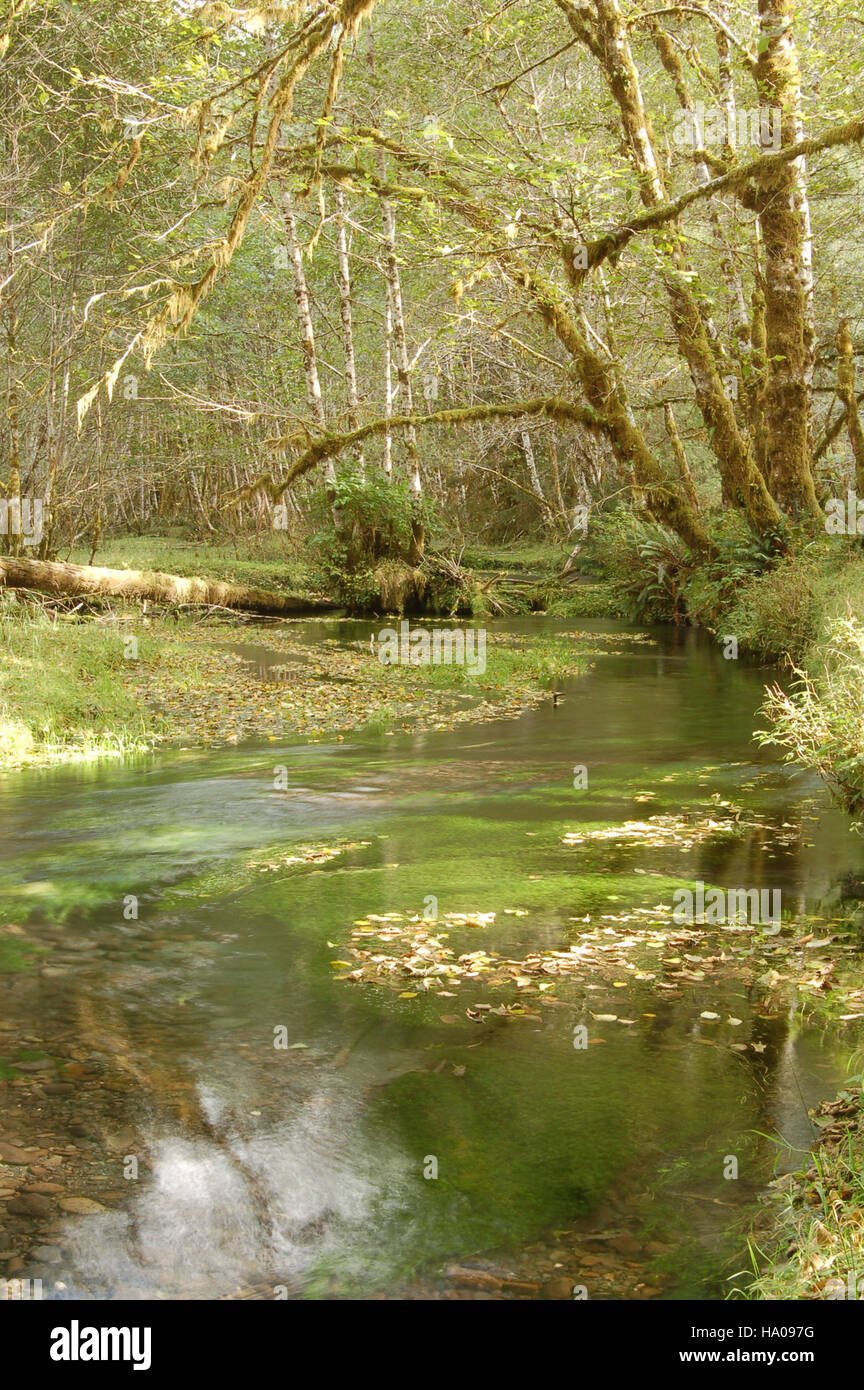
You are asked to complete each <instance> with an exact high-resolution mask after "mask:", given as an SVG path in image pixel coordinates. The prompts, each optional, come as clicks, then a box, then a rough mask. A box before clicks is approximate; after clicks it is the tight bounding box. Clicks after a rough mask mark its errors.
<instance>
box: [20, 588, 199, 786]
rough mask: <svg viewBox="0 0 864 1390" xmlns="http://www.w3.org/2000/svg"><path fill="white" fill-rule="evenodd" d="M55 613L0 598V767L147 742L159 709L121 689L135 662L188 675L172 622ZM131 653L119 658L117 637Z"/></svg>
mask: <svg viewBox="0 0 864 1390" xmlns="http://www.w3.org/2000/svg"><path fill="white" fill-rule="evenodd" d="M131 618H132V620H131V621H123V618H122V615H120V616H119V617H113V618H106V619H105V620H91V619H82V618H81V617H80V616H78V615H76V616H75V617H72V618H63V617H60V616H58V618H57V622H56V624H55V623H54V622H53V621H52V619H51V618H50V617H48V616H47V615H46V614H45V613H43V612H42V611H41V610H40V609H38V608H36V609H34V610H32V611H27V610H25V609H24V608H23V605H21V604H20V603H18V602H17V600H16V599H15V597H14V595H3V596H0V767H20V766H24V765H28V764H33V763H44V762H62V761H65V760H67V759H76V760H77V759H87V758H98V757H110V756H115V757H116V756H120V755H122V754H124V753H133V752H140V751H143V750H144V749H146V748H148V747H150V746H152V743H153V742H154V741H155V739H156V738H157V737H158V736H159V733H160V725H159V720H158V717H157V716H155V715H154V714H152V713H150V712H149V711H147V710H145V709H144V707H143V706H142V705H141V703H140V701H139V700H138V699H137V698H136V697H135V696H134V695H133V694H132V693H131V692H130V690H129V688H128V685H127V678H128V676H129V675H130V670H131V668H132V667H133V666H137V663H142V662H143V663H159V662H166V661H172V662H177V663H178V664H181V663H182V666H183V670H184V674H185V675H186V676H187V677H189V678H191V679H192V680H193V681H194V676H195V670H196V664H195V651H194V648H190V647H189V646H188V644H187V643H185V642H184V636H183V634H184V631H185V628H184V626H183V624H182V621H181V623H178V624H174V623H171V624H170V625H169V624H168V623H167V622H165V621H164V620H146V621H145V620H144V619H143V618H142V617H141V615H140V613H139V612H138V611H137V610H134V611H133V612H132V614H131ZM130 636H134V637H135V638H136V639H137V641H138V658H137V662H133V661H131V660H129V659H127V657H126V656H125V644H126V639H127V638H128V637H130Z"/></svg>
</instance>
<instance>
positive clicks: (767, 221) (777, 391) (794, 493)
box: [756, 0, 821, 517]
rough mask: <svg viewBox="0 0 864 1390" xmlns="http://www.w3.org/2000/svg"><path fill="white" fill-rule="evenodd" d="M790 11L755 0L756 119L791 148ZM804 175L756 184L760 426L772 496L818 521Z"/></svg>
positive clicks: (777, 172) (786, 2) (793, 73)
mask: <svg viewBox="0 0 864 1390" xmlns="http://www.w3.org/2000/svg"><path fill="white" fill-rule="evenodd" d="M794 13H795V0H759V27H760V52H759V57H758V60H757V64H756V83H757V87H758V89H759V97H760V100H761V102H762V104H763V105H762V111H761V116H762V119H763V121H765V122H766V124H767V123H768V122H769V110H770V128H771V129H772V130H773V113H774V111H776V110H779V111H780V145H781V148H785V147H787V146H789V145H792V144H794V143H795V139H796V135H797V133H798V129H799V126H800V116H799V96H800V74H799V70H798V59H797V55H796V52H795V43H794V39H793V37H792V20H793V17H794ZM766 108H768V109H766ZM765 143H767V140H766V139H765V137H764V135H763V144H765ZM803 178H804V173H803V170H802V169H801V168H799V169H797V170H796V169H795V168H794V166H793V164H783V165H781V166H779V168H776V169H772V170H770V171H769V172H768V173H766V174H763V175H762V177H761V179H760V187H759V199H758V206H759V221H760V224H761V228H762V237H763V241H764V245H765V331H766V337H767V361H768V383H767V388H766V393H765V397H766V398H765V421H766V427H767V453H768V460H769V464H770V468H771V489H772V492H773V494H774V496H775V497H776V498H777V500H778V502H779V503H780V505H781V506H782V507H783V508H784V509H785V510H786V511H788V512H791V513H792V514H793V515H800V514H806V513H808V512H809V513H810V515H811V516H814V517H818V516H820V515H821V511H820V508H819V503H818V502H817V500H816V492H815V488H814V486H813V474H812V469H811V464H810V443H811V441H810V422H809V390H808V384H809V375H810V370H811V360H812V345H811V342H810V326H809V297H810V295H811V293H812V277H811V273H810V267H809V263H808V262H809V242H808V233H809V226H808V223H809V211H808V210H807V206H806V196H805V195H804V189H803V182H802V181H803ZM805 213H806V216H805Z"/></svg>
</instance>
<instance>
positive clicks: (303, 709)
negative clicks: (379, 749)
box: [127, 623, 586, 746]
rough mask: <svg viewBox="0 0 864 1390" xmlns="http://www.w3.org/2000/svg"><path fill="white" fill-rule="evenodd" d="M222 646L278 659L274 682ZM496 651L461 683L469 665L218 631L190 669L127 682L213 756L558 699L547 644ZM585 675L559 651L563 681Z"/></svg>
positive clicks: (514, 711) (492, 716)
mask: <svg viewBox="0 0 864 1390" xmlns="http://www.w3.org/2000/svg"><path fill="white" fill-rule="evenodd" d="M226 636H230V637H233V638H234V640H237V639H241V638H242V640H243V641H244V642H246V643H249V642H251V643H254V644H261V646H262V647H266V650H267V652H268V653H269V655H270V656H271V657H272V658H274V659H273V660H272V661H271V662H270V663H269V664H268V665H267V668H266V672H265V673H264V674H261V673H260V672H256V668H255V665H254V663H253V661H252V659H251V658H245V657H243V656H241V655H238V653H237V652H235V651H231V650H229V649H228V648H227V647H226V645H225V642H226ZM488 645H489V669H488V670H487V672H486V673H485V674H478V675H477V676H476V677H473V678H468V677H467V676H466V677H465V678H464V679H463V678H462V676H463V668H461V667H458V668H456V667H451V668H442V667H441V666H430V665H415V664H410V665H404V666H403V665H398V664H394V665H386V664H382V663H381V662H380V661H378V660H377V658H376V657H375V656H374V655H373V654H372V653H371V652H370V649H369V647H368V645H366V644H365V643H363V642H360V641H356V642H351V643H348V644H345V643H343V642H340V641H336V640H332V641H325V642H321V643H315V644H311V643H309V642H303V641H300V640H298V639H297V638H295V637H294V636H293V634H292V632H291V625H290V624H288V623H286V624H284V625H283V626H281V627H280V628H279V629H278V630H275V629H273V628H263V629H260V630H256V629H255V628H254V627H251V626H250V625H248V624H246V625H244V626H243V627H242V628H240V627H238V628H237V629H236V630H235V631H234V632H233V633H230V634H226V630H225V625H224V624H221V625H218V626H216V627H215V628H213V629H208V628H207V627H206V626H203V627H202V629H201V630H200V632H198V633H196V634H195V635H194V636H190V638H189V652H190V660H189V661H188V662H178V661H176V660H174V659H173V658H171V657H170V655H169V656H166V655H164V654H158V653H157V655H156V657H155V658H154V659H153V660H148V661H145V660H143V659H142V660H141V661H139V662H136V663H133V666H134V670H132V671H130V673H129V676H128V678H127V682H128V686H129V689H130V692H131V693H132V694H134V696H135V697H136V699H138V700H139V701H141V702H142V703H143V704H144V705H145V706H146V707H147V708H148V710H149V711H150V712H151V714H152V715H153V716H154V717H155V719H156V721H157V724H158V731H159V732H158V736H159V738H160V739H161V740H162V741H166V740H167V741H171V742H178V741H179V742H183V743H186V744H199V745H205V746H207V745H216V744H221V743H238V742H240V741H241V740H243V739H252V738H258V739H261V738H269V739H271V740H274V741H275V740H276V739H281V738H284V737H286V736H296V735H300V736H302V737H306V738H309V739H312V740H315V739H317V738H322V737H327V736H336V737H337V738H338V737H339V736H341V735H342V734H344V733H345V732H348V731H354V730H358V729H362V728H364V727H366V726H368V725H370V724H381V723H383V724H387V725H391V726H392V727H393V729H400V728H401V729H416V730H428V729H452V728H454V727H455V726H456V725H457V724H463V723H479V722H482V721H485V720H497V719H515V718H518V717H519V716H520V715H521V714H523V713H524V712H525V710H526V709H530V708H532V707H534V706H536V705H538V704H541V703H543V702H544V701H546V700H548V699H549V698H550V696H549V692H548V690H547V689H546V688H545V683H544V681H543V679H542V675H543V664H542V657H543V653H544V651H545V648H544V643H543V638H542V637H541V636H538V637H536V638H524V637H521V638H518V639H517V638H516V637H514V636H513V635H512V634H507V633H496V632H490V633H488ZM499 652H500V653H501V656H502V662H501V663H498V662H497V661H496V653H499ZM280 657H281V658H283V660H282V661H281V663H280V661H279V658H280ZM193 658H194V659H193ZM585 665H586V663H585V660H584V657H583V656H582V653H581V648H579V649H578V650H577V648H576V647H575V645H574V646H572V648H570V649H569V651H568V652H565V654H564V655H561V654H560V653H559V656H558V666H557V674H558V676H559V677H560V676H576V675H580V674H582V673H583V672H584V670H585ZM448 672H449V674H447V673H448Z"/></svg>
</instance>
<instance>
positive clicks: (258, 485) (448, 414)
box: [226, 396, 605, 504]
mask: <svg viewBox="0 0 864 1390" xmlns="http://www.w3.org/2000/svg"><path fill="white" fill-rule="evenodd" d="M531 416H542V417H544V418H546V419H549V420H555V421H557V422H558V424H580V425H585V426H587V427H588V428H589V429H595V430H598V429H603V428H605V424H604V421H603V419H602V418H601V417H600V416H599V415H598V414H596V412H595V411H593V410H591V409H589V407H588V406H582V405H573V404H572V403H571V402H570V401H565V400H562V399H561V398H560V397H558V396H538V397H535V398H532V399H530V400H524V401H507V402H505V403H501V404H491V405H473V406H460V407H457V408H454V409H452V410H434V411H432V412H431V413H430V414H428V415H394V416H391V418H390V419H389V420H388V419H385V418H381V419H377V420H370V421H369V423H368V424H365V425H361V426H360V428H359V429H356V430H347V431H346V432H345V433H343V434H324V435H321V436H320V438H318V439H315V440H313V441H312V442H311V443H309V444H307V447H306V448H305V449H304V450H303V452H302V453H301V454H300V456H299V457H298V458H296V459H295V460H294V463H293V464H292V465H291V468H290V469H289V471H288V475H287V477H285V478H283V479H277V480H274V479H273V477H272V475H271V474H270V473H262V474H260V475H259V477H257V478H254V479H253V480H252V482H250V483H249V484H248V485H247V486H246V487H243V488H240V489H238V490H237V491H236V492H234V493H232V494H231V495H230V496H229V497H228V498H227V499H226V500H227V502H228V503H229V504H230V503H232V502H236V501H242V500H244V499H246V498H248V497H250V496H252V494H254V493H255V492H258V491H260V490H261V489H262V488H267V489H268V491H269V493H270V496H271V497H272V499H273V501H274V502H276V501H278V499H279V498H280V497H282V496H283V494H284V493H285V492H287V491H288V489H289V487H290V486H291V484H292V483H293V482H295V481H296V479H297V478H300V477H302V476H303V474H304V473H309V472H311V470H312V469H313V468H317V466H318V464H319V463H323V462H324V461H325V459H332V458H335V457H336V456H337V454H341V453H342V452H343V451H344V450H345V449H350V448H352V447H353V446H354V445H356V444H361V443H363V441H364V440H367V439H372V438H373V437H374V436H376V435H383V434H386V433H387V431H388V430H409V429H412V428H414V429H418V428H420V427H421V426H425V425H469V424H475V423H477V422H478V421H483V420H501V419H504V420H514V419H523V418H529V417H531ZM307 437H308V436H307ZM296 443H297V436H296V435H285V436H283V437H282V438H280V439H274V440H272V441H271V443H270V448H271V449H272V450H273V451H274V452H277V453H284V452H287V451H288V450H289V449H291V448H292V447H293V446H296Z"/></svg>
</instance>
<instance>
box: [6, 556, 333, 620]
mask: <svg viewBox="0 0 864 1390" xmlns="http://www.w3.org/2000/svg"><path fill="white" fill-rule="evenodd" d="M4 585H5V586H6V587H7V588H10V589H36V590H38V592H40V593H43V594H62V595H68V596H70V597H73V598H78V597H84V596H85V595H88V594H97V595H103V594H104V595H110V596H112V597H115V598H129V599H149V600H151V601H152V602H153V603H189V604H200V605H203V606H205V607H210V606H212V607H218V608H236V609H237V610H238V611H240V612H242V613H273V614H280V613H317V612H326V611H330V610H332V609H334V608H337V607H338V605H337V604H335V603H330V602H329V601H326V600H318V599H305V598H298V597H296V596H295V595H293V594H275V593H270V592H268V591H267V590H266V589H249V588H247V587H246V585H245V584H223V583H221V582H220V581H218V580H211V579H184V578H182V577H181V576H180V575H177V574H162V573H160V572H159V571H158V570H153V571H151V570H110V569H102V568H101V567H100V566H92V565H67V564H61V563H59V562H56V561H47V560H27V559H23V558H21V557H18V556H13V555H0V587H2V586H4Z"/></svg>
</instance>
